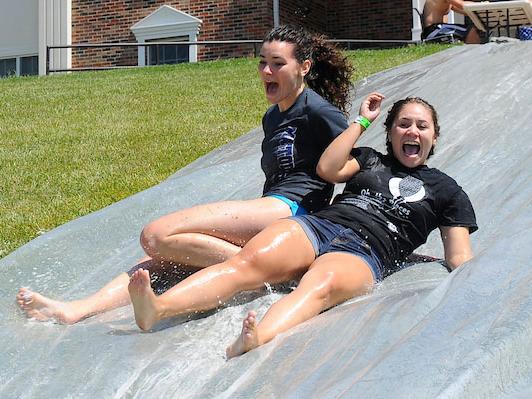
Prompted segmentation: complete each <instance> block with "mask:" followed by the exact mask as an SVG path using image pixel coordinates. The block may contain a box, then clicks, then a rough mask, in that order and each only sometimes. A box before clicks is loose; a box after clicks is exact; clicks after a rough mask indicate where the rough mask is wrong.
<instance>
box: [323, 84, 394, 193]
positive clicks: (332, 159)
mask: <svg viewBox="0 0 532 399" xmlns="http://www.w3.org/2000/svg"><path fill="white" fill-rule="evenodd" d="M383 99H384V96H383V95H382V94H379V93H371V94H370V95H369V96H368V97H366V99H364V101H363V102H362V104H361V105H360V111H359V114H360V115H363V116H364V117H366V118H367V119H368V120H369V121H371V122H373V121H374V120H375V118H377V116H378V115H379V113H380V104H381V102H382V100H383ZM364 130H365V129H364V127H363V126H361V125H360V124H358V123H352V124H351V125H350V126H349V127H348V128H347V129H346V130H344V131H343V132H342V134H340V135H339V136H338V137H337V138H336V139H334V140H333V142H332V143H331V144H329V146H328V147H327V148H326V149H325V151H324V152H323V154H322V155H321V158H320V161H319V162H318V166H317V168H316V172H317V173H318V175H319V176H320V177H321V178H322V179H323V180H325V181H328V182H330V183H342V182H345V181H347V180H349V179H350V178H351V177H352V176H353V175H355V174H356V173H358V172H359V171H360V165H359V164H358V161H357V160H356V159H354V158H353V157H352V156H351V150H352V149H353V147H354V146H355V144H356V142H357V140H358V139H359V137H360V136H361V135H362V133H363V132H364Z"/></svg>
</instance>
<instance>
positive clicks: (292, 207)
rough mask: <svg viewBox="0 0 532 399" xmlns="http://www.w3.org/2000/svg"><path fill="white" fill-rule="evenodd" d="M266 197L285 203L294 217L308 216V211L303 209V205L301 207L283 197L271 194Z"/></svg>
mask: <svg viewBox="0 0 532 399" xmlns="http://www.w3.org/2000/svg"><path fill="white" fill-rule="evenodd" d="M266 197H272V198H277V199H279V200H281V201H283V202H284V203H285V204H286V205H288V206H289V207H290V211H291V212H292V216H299V215H307V214H308V212H307V210H306V209H305V208H303V207H302V206H301V205H299V204H298V203H297V202H296V201H292V200H291V199H288V198H286V197H283V196H282V195H277V194H269V195H266Z"/></svg>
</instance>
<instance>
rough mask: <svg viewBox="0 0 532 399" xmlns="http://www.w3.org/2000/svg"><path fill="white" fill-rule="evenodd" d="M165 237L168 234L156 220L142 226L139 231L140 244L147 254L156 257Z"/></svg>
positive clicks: (164, 241)
mask: <svg viewBox="0 0 532 399" xmlns="http://www.w3.org/2000/svg"><path fill="white" fill-rule="evenodd" d="M167 237H168V235H167V234H166V232H165V231H164V229H163V228H162V227H161V226H160V223H158V221H155V222H151V223H149V224H147V225H146V226H144V228H143V229H142V232H141V233H140V245H141V246H142V248H143V249H144V251H145V252H146V254H147V255H148V256H150V257H152V258H158V257H159V255H160V252H161V249H162V248H163V247H164V245H165V243H166V239H167Z"/></svg>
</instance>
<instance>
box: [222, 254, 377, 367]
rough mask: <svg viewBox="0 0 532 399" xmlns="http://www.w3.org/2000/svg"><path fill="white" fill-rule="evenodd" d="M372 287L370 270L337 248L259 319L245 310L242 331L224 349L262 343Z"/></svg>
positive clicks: (231, 351) (239, 350)
mask: <svg viewBox="0 0 532 399" xmlns="http://www.w3.org/2000/svg"><path fill="white" fill-rule="evenodd" d="M372 287H373V274H372V273H371V270H370V268H369V266H368V265H367V264H366V263H365V262H364V261H363V260H362V259H361V258H359V257H357V256H354V255H350V254H347V253H338V252H335V253H329V254H325V255H322V256H320V257H319V258H318V259H316V261H315V262H314V263H313V264H312V266H311V268H310V269H309V271H308V272H307V273H305V275H304V276H303V278H302V279H301V282H300V284H299V286H298V287H297V288H296V289H295V290H294V291H292V292H291V293H290V294H288V295H286V296H285V297H283V298H282V299H280V300H279V301H278V302H276V303H275V304H274V305H273V306H272V307H271V308H270V309H269V310H268V312H267V313H266V314H265V315H264V318H263V319H262V320H261V321H260V323H258V324H256V322H255V319H254V317H250V316H252V314H251V313H249V314H248V316H247V317H246V319H245V320H244V323H243V328H242V333H241V334H240V336H239V337H238V338H237V339H236V340H235V341H234V342H233V344H231V345H230V346H229V347H228V348H227V350H226V354H227V358H228V359H229V358H232V357H235V356H239V355H241V354H243V353H245V352H248V351H250V350H251V349H254V348H255V347H257V346H260V345H263V344H265V343H266V342H269V341H270V340H272V339H273V338H274V337H275V336H276V335H277V334H280V333H282V332H284V331H286V330H288V329H289V328H292V327H294V326H296V325H298V324H300V323H302V322H304V321H306V320H308V319H310V318H312V317H314V316H316V315H318V314H319V313H321V312H322V311H324V310H326V309H329V308H331V307H333V306H334V305H337V304H338V303H341V302H343V301H345V300H347V299H349V298H352V297H354V296H358V295H363V294H366V293H367V292H369V291H370V290H371V288H372Z"/></svg>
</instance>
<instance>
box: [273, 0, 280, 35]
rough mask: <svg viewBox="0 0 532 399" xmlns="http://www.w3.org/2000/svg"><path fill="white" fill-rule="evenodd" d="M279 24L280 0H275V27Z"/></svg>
mask: <svg viewBox="0 0 532 399" xmlns="http://www.w3.org/2000/svg"><path fill="white" fill-rule="evenodd" d="M278 26H279V0H273V27H274V28H277V27H278Z"/></svg>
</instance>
